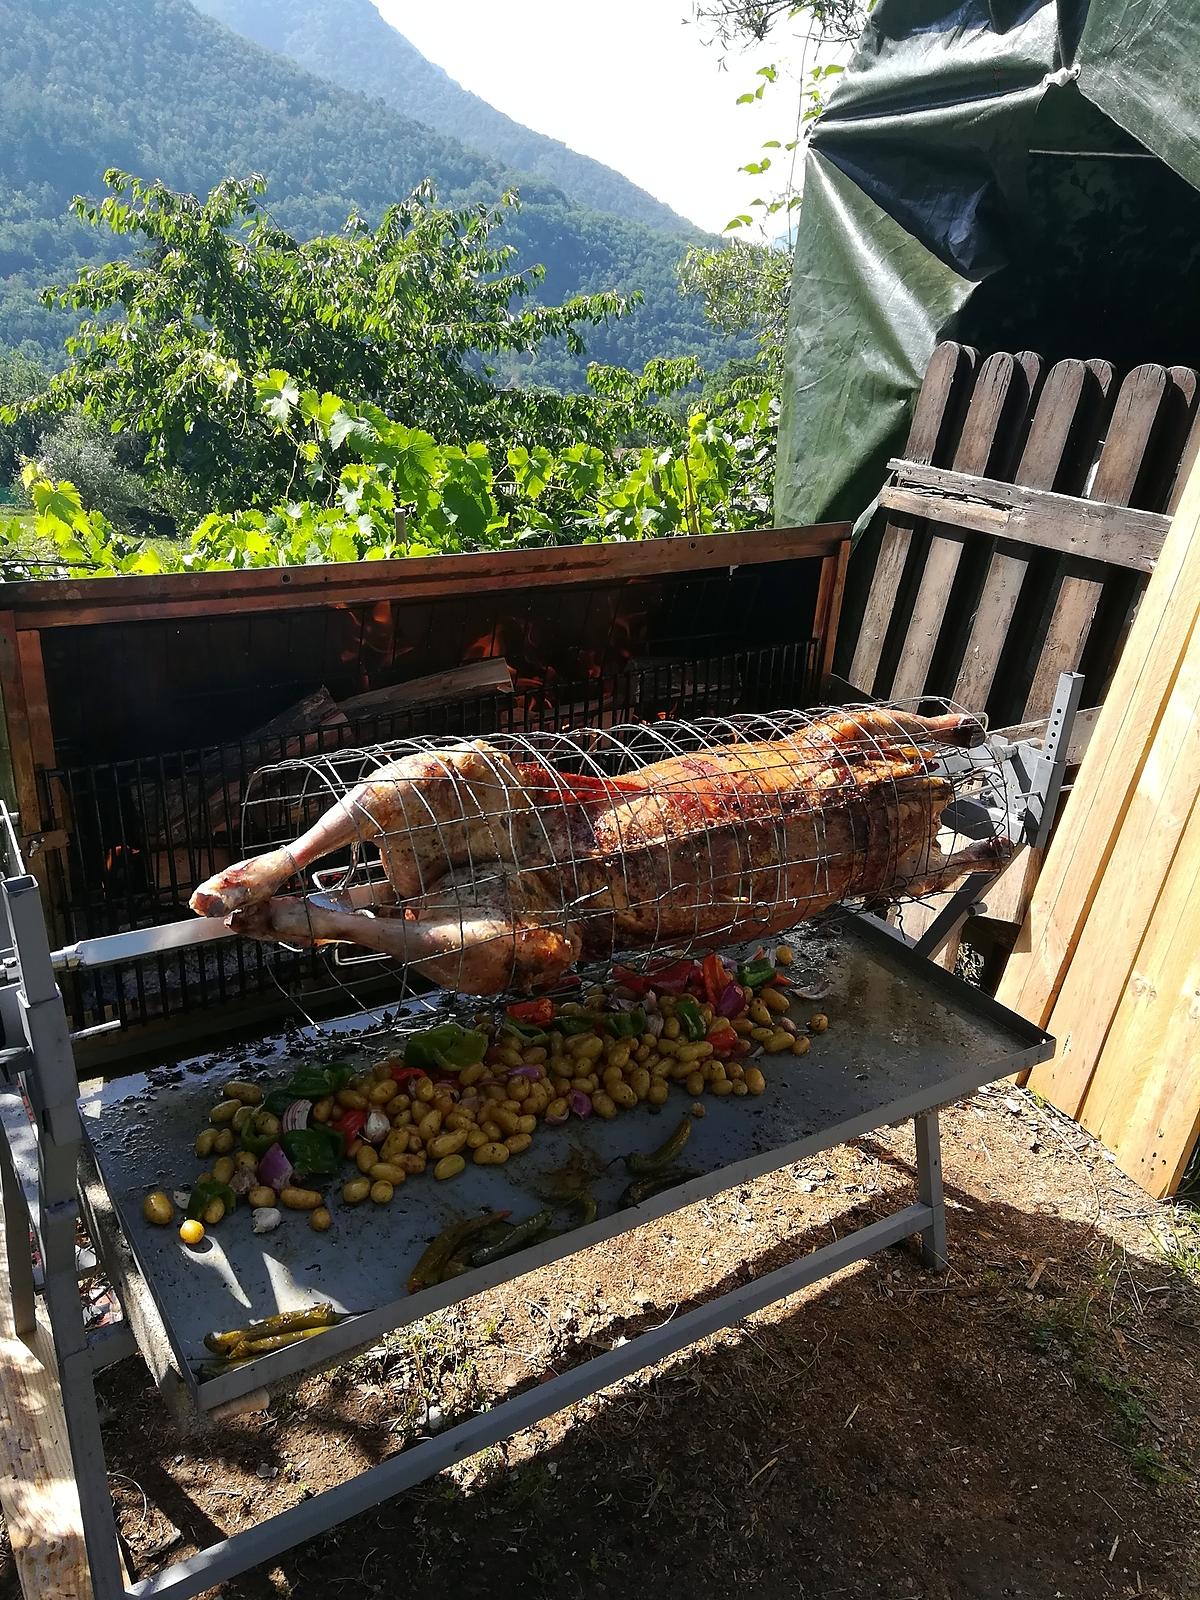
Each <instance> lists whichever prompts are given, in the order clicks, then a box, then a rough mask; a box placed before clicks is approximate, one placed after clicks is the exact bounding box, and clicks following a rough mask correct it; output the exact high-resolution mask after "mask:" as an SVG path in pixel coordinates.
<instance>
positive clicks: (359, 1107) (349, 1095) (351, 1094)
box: [333, 1089, 367, 1111]
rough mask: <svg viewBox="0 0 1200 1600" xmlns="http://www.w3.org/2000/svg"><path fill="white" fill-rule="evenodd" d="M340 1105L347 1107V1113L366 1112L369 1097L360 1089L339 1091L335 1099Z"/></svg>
mask: <svg viewBox="0 0 1200 1600" xmlns="http://www.w3.org/2000/svg"><path fill="white" fill-rule="evenodd" d="M333 1098H334V1099H335V1100H336V1101H337V1103H338V1105H340V1106H345V1108H346V1110H347V1111H365V1110H366V1109H367V1097H366V1095H365V1094H363V1093H362V1091H361V1090H360V1089H339V1090H338V1092H337V1093H336V1094H335V1095H334V1097H333Z"/></svg>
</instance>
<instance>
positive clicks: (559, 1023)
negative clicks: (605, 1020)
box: [554, 1011, 601, 1037]
mask: <svg viewBox="0 0 1200 1600" xmlns="http://www.w3.org/2000/svg"><path fill="white" fill-rule="evenodd" d="M600 1020H601V1019H600V1017H599V1016H597V1014H596V1013H595V1012H594V1011H581V1012H577V1013H576V1014H575V1015H574V1016H571V1017H556V1018H555V1019H554V1026H555V1027H556V1028H557V1029H558V1030H559V1032H560V1033H564V1034H566V1035H567V1036H568V1037H570V1036H571V1035H572V1034H579V1033H595V1032H596V1029H597V1028H598V1027H599V1026H600Z"/></svg>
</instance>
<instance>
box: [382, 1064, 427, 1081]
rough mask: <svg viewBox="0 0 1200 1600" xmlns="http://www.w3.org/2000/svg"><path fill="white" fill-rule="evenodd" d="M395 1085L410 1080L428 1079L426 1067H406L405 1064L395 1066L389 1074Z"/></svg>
mask: <svg viewBox="0 0 1200 1600" xmlns="http://www.w3.org/2000/svg"><path fill="white" fill-rule="evenodd" d="M389 1076H390V1077H391V1080H392V1082H393V1083H407V1082H408V1080H409V1079H410V1078H427V1077H428V1076H429V1074H428V1073H427V1072H426V1071H425V1068H424V1067H406V1066H405V1065H404V1064H403V1062H401V1063H400V1064H399V1065H397V1066H394V1067H393V1068H392V1070H391V1073H390V1074H389Z"/></svg>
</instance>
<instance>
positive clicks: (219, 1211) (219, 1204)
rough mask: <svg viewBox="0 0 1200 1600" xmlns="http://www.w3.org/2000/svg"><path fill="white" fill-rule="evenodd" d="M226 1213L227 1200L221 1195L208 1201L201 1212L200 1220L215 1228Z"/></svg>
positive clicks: (207, 1226) (206, 1225)
mask: <svg viewBox="0 0 1200 1600" xmlns="http://www.w3.org/2000/svg"><path fill="white" fill-rule="evenodd" d="M224 1215H225V1202H224V1200H222V1199H221V1198H220V1196H219V1195H217V1196H215V1197H214V1198H213V1199H212V1200H210V1201H209V1202H208V1204H207V1205H206V1206H205V1208H204V1210H203V1211H202V1212H201V1213H200V1220H201V1222H203V1224H204V1226H205V1227H206V1228H215V1227H216V1225H217V1223H218V1222H220V1221H221V1220H222V1218H223V1217H224Z"/></svg>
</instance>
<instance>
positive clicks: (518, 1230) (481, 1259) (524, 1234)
mask: <svg viewBox="0 0 1200 1600" xmlns="http://www.w3.org/2000/svg"><path fill="white" fill-rule="evenodd" d="M553 1216H554V1212H553V1211H552V1210H551V1209H550V1207H549V1206H546V1207H545V1209H544V1210H542V1211H535V1212H534V1214H533V1215H532V1216H531V1217H526V1219H525V1221H524V1222H517V1223H514V1224H513V1226H512V1227H511V1228H510V1229H509V1230H508V1232H507V1233H506V1234H505V1236H504V1238H503V1239H499V1240H497V1242H496V1243H495V1244H485V1245H481V1246H480V1248H479V1249H478V1250H475V1251H473V1252H472V1255H471V1265H472V1266H473V1267H486V1266H487V1264H488V1263H489V1262H490V1261H500V1260H502V1259H503V1257H505V1256H511V1255H515V1254H516V1252H517V1251H518V1250H523V1249H524V1248H525V1246H526V1245H527V1244H532V1243H533V1242H534V1240H535V1239H536V1238H537V1237H538V1235H539V1234H540V1233H542V1232H543V1230H544V1229H546V1228H548V1227H549V1226H550V1221H551V1219H552V1217H553Z"/></svg>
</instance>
